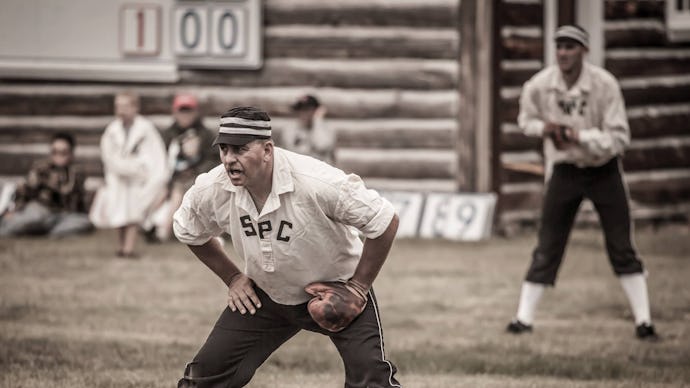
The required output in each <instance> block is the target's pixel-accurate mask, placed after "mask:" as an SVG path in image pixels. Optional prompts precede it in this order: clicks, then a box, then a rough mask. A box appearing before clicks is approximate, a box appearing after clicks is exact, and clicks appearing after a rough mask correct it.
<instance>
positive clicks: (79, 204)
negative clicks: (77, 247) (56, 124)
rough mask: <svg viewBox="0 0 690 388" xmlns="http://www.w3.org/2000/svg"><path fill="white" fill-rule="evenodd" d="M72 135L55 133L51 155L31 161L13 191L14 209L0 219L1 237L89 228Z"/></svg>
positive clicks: (82, 177)
mask: <svg viewBox="0 0 690 388" xmlns="http://www.w3.org/2000/svg"><path fill="white" fill-rule="evenodd" d="M74 147H75V141H74V137H72V135H70V134H68V133H58V134H56V135H55V136H53V138H52V140H51V142H50V157H49V158H47V159H44V160H39V161H37V162H36V163H34V165H33V167H32V168H31V170H30V171H29V174H28V176H27V179H26V182H24V183H23V184H20V185H19V186H18V187H17V191H16V192H15V207H14V210H10V211H8V212H7V213H6V214H5V215H4V217H3V218H2V220H1V222H0V236H1V237H8V236H19V235H45V234H47V235H49V236H51V237H65V236H70V235H75V234H80V233H85V232H88V231H90V230H91V229H92V228H93V226H92V225H91V223H90V222H89V218H88V216H87V215H86V206H85V202H84V192H85V190H84V181H85V179H86V177H85V174H84V171H83V170H82V169H81V168H80V167H79V166H77V165H75V164H74V163H73V162H74Z"/></svg>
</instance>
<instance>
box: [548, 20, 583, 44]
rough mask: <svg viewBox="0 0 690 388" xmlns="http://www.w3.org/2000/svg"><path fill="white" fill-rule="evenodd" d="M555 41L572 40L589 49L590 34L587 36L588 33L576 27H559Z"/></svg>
mask: <svg viewBox="0 0 690 388" xmlns="http://www.w3.org/2000/svg"><path fill="white" fill-rule="evenodd" d="M554 39H555V40H559V39H572V40H574V41H576V42H578V43H580V44H581V45H583V46H585V47H586V48H589V34H587V31H584V30H582V29H580V28H578V27H575V26H571V25H566V26H561V27H559V28H558V30H556V35H555V36H554Z"/></svg>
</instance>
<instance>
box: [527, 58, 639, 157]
mask: <svg viewBox="0 0 690 388" xmlns="http://www.w3.org/2000/svg"><path fill="white" fill-rule="evenodd" d="M547 121H551V122H555V123H559V124H561V125H565V126H568V127H571V128H575V129H577V130H578V131H579V139H580V144H579V145H577V146H573V147H569V148H568V149H565V150H557V149H556V147H555V146H554V144H553V141H551V139H548V138H547V139H544V156H545V157H546V162H547V166H548V167H549V169H550V167H551V166H552V165H553V164H554V163H559V162H567V163H572V164H575V165H577V166H578V167H592V166H601V165H603V164H605V163H606V162H608V161H609V160H611V158H613V157H615V156H617V155H621V154H622V153H623V151H624V149H625V147H627V146H628V144H630V129H629V127H628V119H627V116H626V113H625V104H624V102H623V96H622V94H621V90H620V86H619V85H618V82H617V81H616V79H615V78H614V77H613V75H611V74H610V73H609V72H607V71H606V70H604V69H602V68H600V67H597V66H593V65H591V64H589V63H586V62H585V63H584V64H583V67H582V73H581V74H580V77H579V78H578V80H577V81H576V82H575V84H574V85H573V86H572V87H571V88H570V89H569V90H568V89H567V87H566V85H565V81H563V77H562V76H561V72H560V69H559V68H558V66H556V65H554V66H549V67H547V68H546V69H544V70H542V71H540V72H539V73H537V74H535V75H534V76H533V77H532V78H531V79H530V80H529V81H527V82H526V83H525V85H524V87H523V89H522V95H521V97H520V114H519V116H518V124H519V126H520V128H521V129H522V131H523V132H524V133H525V134H526V135H528V136H538V137H541V136H542V135H543V133H544V125H545V123H546V122H547Z"/></svg>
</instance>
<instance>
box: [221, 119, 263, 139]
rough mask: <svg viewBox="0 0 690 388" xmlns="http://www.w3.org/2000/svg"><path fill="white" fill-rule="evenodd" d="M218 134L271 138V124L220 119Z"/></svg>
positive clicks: (247, 120)
mask: <svg viewBox="0 0 690 388" xmlns="http://www.w3.org/2000/svg"><path fill="white" fill-rule="evenodd" d="M218 132H219V133H224V134H226V135H252V136H262V137H270V136H271V122H270V121H264V120H249V119H243V118H241V117H221V118H220V128H219V129H218Z"/></svg>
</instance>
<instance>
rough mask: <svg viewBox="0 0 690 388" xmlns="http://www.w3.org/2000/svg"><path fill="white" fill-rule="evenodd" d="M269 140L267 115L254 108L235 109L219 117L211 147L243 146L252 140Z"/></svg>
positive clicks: (269, 126)
mask: <svg viewBox="0 0 690 388" xmlns="http://www.w3.org/2000/svg"><path fill="white" fill-rule="evenodd" d="M270 138H271V118H270V117H269V116H268V113H266V112H264V111H262V110H260V109H257V108H254V107H237V108H232V109H230V110H229V111H227V112H225V114H223V116H221V118H220V127H219V128H218V136H217V137H216V140H215V141H214V142H213V145H214V146H215V145H217V144H230V145H245V144H247V143H249V142H251V141H253V140H257V139H270Z"/></svg>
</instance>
